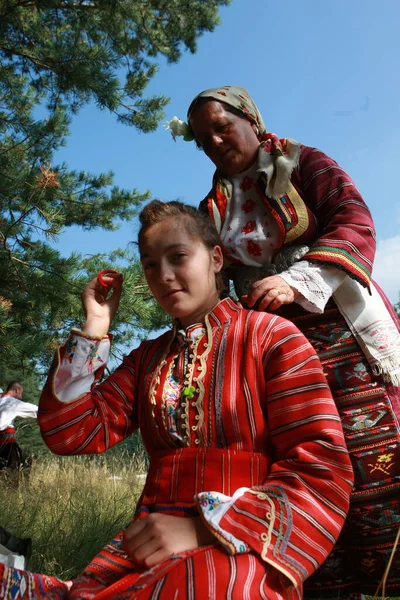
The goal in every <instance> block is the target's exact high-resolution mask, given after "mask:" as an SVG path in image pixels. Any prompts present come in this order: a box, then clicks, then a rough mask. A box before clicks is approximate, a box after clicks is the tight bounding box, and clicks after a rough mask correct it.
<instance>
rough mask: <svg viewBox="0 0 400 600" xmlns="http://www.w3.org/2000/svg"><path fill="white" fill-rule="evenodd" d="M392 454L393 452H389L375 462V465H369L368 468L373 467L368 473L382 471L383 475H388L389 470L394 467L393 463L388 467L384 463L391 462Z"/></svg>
mask: <svg viewBox="0 0 400 600" xmlns="http://www.w3.org/2000/svg"><path fill="white" fill-rule="evenodd" d="M393 456H394V454H393V452H390V453H389V454H382V455H381V456H380V457H379V458H378V459H377V461H376V463H375V465H373V464H371V463H369V464H368V466H369V467H373V469H372V470H371V471H370V473H373V472H374V471H382V473H385V475H390V473H389V469H391V468H392V467H393V465H394V462H392V463H390V465H386V464H385V463H388V462H390V461H391V460H392V458H393Z"/></svg>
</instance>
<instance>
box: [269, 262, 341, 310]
mask: <svg viewBox="0 0 400 600" xmlns="http://www.w3.org/2000/svg"><path fill="white" fill-rule="evenodd" d="M279 276H280V277H282V279H284V280H285V281H286V283H288V284H289V285H290V286H291V287H292V288H294V289H295V290H297V291H298V292H299V293H300V296H299V297H298V298H297V299H296V302H297V304H300V306H301V307H302V308H304V309H305V310H307V311H308V312H312V313H323V312H324V309H325V306H326V303H327V302H328V300H329V298H330V297H331V296H332V294H333V293H334V292H335V291H336V290H337V288H338V287H339V286H340V285H341V284H342V283H343V281H344V279H345V278H346V273H345V272H344V271H341V270H340V269H338V268H337V267H330V266H329V267H328V266H322V265H317V264H315V263H310V262H308V261H307V260H300V261H299V262H296V263H295V264H294V265H292V266H291V267H290V268H289V269H288V270H287V271H284V272H283V273H280V274H279Z"/></svg>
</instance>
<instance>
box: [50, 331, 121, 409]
mask: <svg viewBox="0 0 400 600" xmlns="http://www.w3.org/2000/svg"><path fill="white" fill-rule="evenodd" d="M109 353H110V340H109V338H108V337H104V338H93V337H89V336H87V335H86V334H84V333H82V332H81V331H79V330H76V329H73V330H72V332H71V335H70V337H69V338H68V340H67V343H66V344H65V346H63V347H62V348H61V349H60V360H59V364H58V365H57V367H56V372H55V375H54V392H55V395H56V396H57V399H58V400H59V401H60V402H72V401H73V400H76V399H77V398H79V396H82V394H86V393H87V392H89V391H90V389H91V387H92V385H93V382H94V381H95V379H96V371H98V369H100V368H104V367H105V365H106V364H107V360H108V356H109Z"/></svg>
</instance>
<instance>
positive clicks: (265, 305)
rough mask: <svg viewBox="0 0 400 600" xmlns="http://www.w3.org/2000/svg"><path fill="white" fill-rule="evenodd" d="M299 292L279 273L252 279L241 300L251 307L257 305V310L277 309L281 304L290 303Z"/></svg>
mask: <svg viewBox="0 0 400 600" xmlns="http://www.w3.org/2000/svg"><path fill="white" fill-rule="evenodd" d="M298 295H299V292H298V291H297V290H295V289H293V288H292V287H290V285H289V284H288V283H286V281H285V280H284V279H282V277H279V275H271V277H265V278H264V279H260V280H259V281H254V283H252V284H251V286H250V288H249V292H248V294H246V295H245V296H242V297H241V300H242V302H243V303H244V304H245V305H246V306H247V307H248V308H253V307H254V305H255V304H256V303H257V302H259V304H258V305H257V310H267V309H268V310H269V311H272V310H277V309H278V308H279V307H280V306H282V304H291V303H292V302H294V301H295V300H296V298H297V297H298Z"/></svg>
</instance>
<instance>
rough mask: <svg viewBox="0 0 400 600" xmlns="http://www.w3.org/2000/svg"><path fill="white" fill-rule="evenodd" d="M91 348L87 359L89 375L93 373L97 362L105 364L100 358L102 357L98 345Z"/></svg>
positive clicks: (92, 345)
mask: <svg viewBox="0 0 400 600" xmlns="http://www.w3.org/2000/svg"><path fill="white" fill-rule="evenodd" d="M89 347H90V352H89V354H88V355H87V357H86V360H85V365H87V370H88V373H93V370H94V365H95V362H96V361H97V362H99V363H103V362H104V360H103V359H102V358H100V355H99V354H98V352H97V349H98V345H97V344H91V345H90V346H89Z"/></svg>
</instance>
